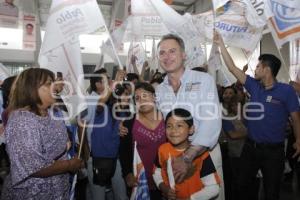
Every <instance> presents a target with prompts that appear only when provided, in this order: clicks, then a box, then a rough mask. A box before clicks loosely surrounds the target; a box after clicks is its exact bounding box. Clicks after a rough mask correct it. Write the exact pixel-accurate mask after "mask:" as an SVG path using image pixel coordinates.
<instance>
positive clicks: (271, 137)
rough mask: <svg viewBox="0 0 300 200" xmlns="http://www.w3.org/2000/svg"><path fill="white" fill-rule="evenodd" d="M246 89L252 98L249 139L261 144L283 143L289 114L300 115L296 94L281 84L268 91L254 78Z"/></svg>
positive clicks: (249, 78) (249, 112)
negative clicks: (296, 113)
mask: <svg viewBox="0 0 300 200" xmlns="http://www.w3.org/2000/svg"><path fill="white" fill-rule="evenodd" d="M245 88H246V90H247V91H248V92H249V93H250V95H251V97H250V102H249V103H248V104H247V107H246V109H247V111H248V112H247V115H246V120H247V128H248V136H249V137H250V138H251V139H252V140H254V141H255V142H259V143H279V142H283V141H284V138H285V129H286V124H287V121H288V116H289V114H290V113H292V112H297V111H299V102H298V99H297V95H296V91H295V90H294V89H293V87H292V86H290V85H288V84H284V83H278V82H275V84H274V85H273V87H272V88H271V89H265V88H264V87H263V85H262V84H261V83H260V82H259V81H258V80H255V79H254V78H251V77H250V76H247V79H246V82H245ZM254 103H255V104H254Z"/></svg>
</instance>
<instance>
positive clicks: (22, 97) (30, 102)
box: [9, 68, 54, 115]
mask: <svg viewBox="0 0 300 200" xmlns="http://www.w3.org/2000/svg"><path fill="white" fill-rule="evenodd" d="M48 77H50V78H51V79H52V81H54V73H53V72H51V71H50V70H48V69H44V68H29V69H26V70H24V71H23V72H22V73H21V74H20V75H19V76H18V77H17V79H16V82H15V84H13V87H12V90H11V94H10V102H9V108H10V110H11V111H13V110H16V109H19V108H24V107H29V110H30V111H32V112H34V113H35V114H38V115H40V111H39V108H38V104H41V103H42V101H41V98H40V96H39V94H38V89H39V88H40V87H41V86H42V85H43V84H45V83H46V82H47V80H48Z"/></svg>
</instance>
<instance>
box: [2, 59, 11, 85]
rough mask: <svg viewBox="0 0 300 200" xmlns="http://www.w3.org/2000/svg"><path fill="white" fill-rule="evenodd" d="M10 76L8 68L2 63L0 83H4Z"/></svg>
mask: <svg viewBox="0 0 300 200" xmlns="http://www.w3.org/2000/svg"><path fill="white" fill-rule="evenodd" d="M9 76H10V74H9V72H8V70H7V69H6V67H5V66H4V65H3V64H2V63H0V81H4V80H5V79H6V78H8V77H9Z"/></svg>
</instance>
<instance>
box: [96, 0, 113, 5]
mask: <svg viewBox="0 0 300 200" xmlns="http://www.w3.org/2000/svg"><path fill="white" fill-rule="evenodd" d="M97 3H98V4H100V5H105V6H112V2H110V1H101V0H97Z"/></svg>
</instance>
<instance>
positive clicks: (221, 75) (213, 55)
mask: <svg viewBox="0 0 300 200" xmlns="http://www.w3.org/2000/svg"><path fill="white" fill-rule="evenodd" d="M207 72H208V73H209V74H210V75H211V76H212V77H213V78H214V80H215V81H216V83H217V84H218V85H220V86H223V87H227V86H230V85H232V84H233V83H235V82H236V78H234V76H233V75H232V74H231V73H230V72H229V71H228V70H227V67H224V65H223V63H222V60H221V53H220V50H219V48H218V46H217V45H216V44H215V43H213V44H212V48H211V52H210V55H209V59H208V68H207Z"/></svg>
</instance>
